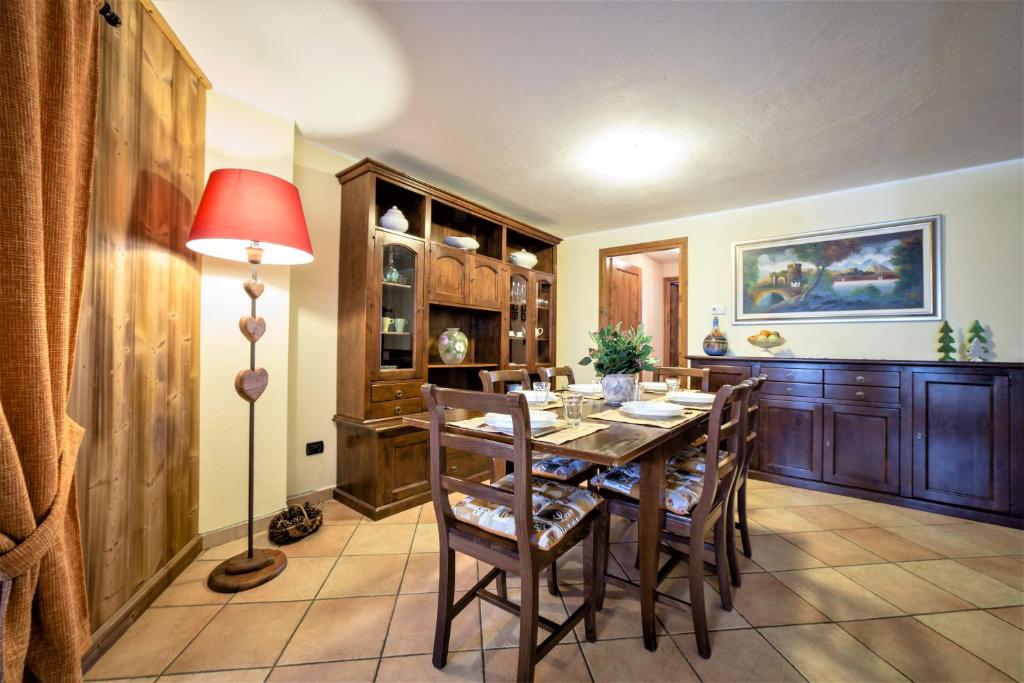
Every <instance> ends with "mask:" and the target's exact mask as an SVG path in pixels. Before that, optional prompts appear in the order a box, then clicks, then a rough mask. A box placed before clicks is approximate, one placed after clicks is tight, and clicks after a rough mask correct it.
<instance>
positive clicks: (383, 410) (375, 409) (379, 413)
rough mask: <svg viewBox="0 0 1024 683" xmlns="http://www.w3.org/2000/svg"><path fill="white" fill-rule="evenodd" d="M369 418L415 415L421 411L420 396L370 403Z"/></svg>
mask: <svg viewBox="0 0 1024 683" xmlns="http://www.w3.org/2000/svg"><path fill="white" fill-rule="evenodd" d="M367 412H368V413H369V416H368V417H369V419H371V420H374V419H377V418H381V417H399V416H400V415H415V414H416V413H421V412H423V406H422V404H421V403H420V397H419V396H417V397H416V398H407V399H402V400H401V401H381V402H380V403H371V404H370V407H369V410H368V411H367Z"/></svg>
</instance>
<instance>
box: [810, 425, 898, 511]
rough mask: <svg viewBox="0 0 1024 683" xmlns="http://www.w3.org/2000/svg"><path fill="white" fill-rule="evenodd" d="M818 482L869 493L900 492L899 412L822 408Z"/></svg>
mask: <svg viewBox="0 0 1024 683" xmlns="http://www.w3.org/2000/svg"><path fill="white" fill-rule="evenodd" d="M824 421H825V431H824V437H825V448H824V451H823V457H822V461H823V472H822V479H823V480H824V481H827V482H830V483H832V484H843V485H846V486H857V487H859V488H863V489H870V490H872V491H884V492H887V493H898V492H899V490H900V482H899V471H900V411H899V410H898V409H896V408H871V407H867V406H846V405H827V406H825V415H824Z"/></svg>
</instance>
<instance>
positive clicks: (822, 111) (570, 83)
mask: <svg viewBox="0 0 1024 683" xmlns="http://www.w3.org/2000/svg"><path fill="white" fill-rule="evenodd" d="M157 4H158V6H159V9H160V11H161V12H162V13H163V14H164V15H165V17H166V18H167V20H168V22H169V23H170V24H171V26H172V27H173V28H174V29H175V31H177V32H178V34H179V36H180V37H181V38H182V40H183V42H184V43H185V45H186V46H187V47H188V49H189V50H190V51H191V52H192V54H193V55H194V56H195V58H196V60H197V61H198V63H199V64H200V66H201V67H202V68H203V69H204V70H205V71H206V73H207V74H208V76H209V77H210V79H211V81H212V82H213V86H214V88H215V89H218V90H221V91H223V92H226V93H228V94H231V95H235V96H237V97H240V98H242V99H245V100H248V101H251V102H253V103H255V104H257V105H259V106H261V107H263V108H265V109H267V110H269V111H272V112H275V113H277V114H280V115H282V116H286V117H288V118H291V119H294V120H295V121H296V123H297V124H298V126H299V128H300V130H301V131H302V133H303V134H304V135H306V136H308V137H311V138H313V139H315V140H318V141H320V142H322V143H324V144H325V145H328V146H330V147H334V148H336V149H338V150H340V151H343V152H345V153H347V154H351V155H354V156H372V157H374V158H377V159H379V160H381V161H384V162H386V163H390V164H392V165H395V166H397V167H399V168H401V169H402V170H405V171H408V172H410V173H412V174H414V175H417V176H420V177H423V178H424V179H426V180H428V181H431V182H434V183H437V184H440V185H443V186H445V187H448V188H450V189H452V190H454V191H456V192H459V193H462V194H465V195H467V196H470V197H472V198H474V199H477V200H479V201H481V202H483V203H485V204H487V205H490V206H492V207H494V208H496V209H499V210H502V211H505V212H507V213H509V214H512V215H514V216H516V217H518V218H521V219H522V220H525V221H527V222H530V223H533V224H535V225H537V226H539V227H542V228H546V229H550V230H552V231H553V232H556V233H558V234H560V235H570V234H577V233H582V232H589V231H592V230H600V229H607V228H612V227H619V226H623V225H632V224H638V223H645V222H650V221H655V220H661V219H667V218H672V217H676V216H683V215H694V214H699V213H706V212H709V211H715V210H721V209H727V208H735V207H739V206H749V205H752V204H758V203H762V202H767V201H775V200H779V199H785V198H790V197H797V196H803V195H809V194H816V193H820V192H827V191H831V190H837V189H842V188H847V187H855V186H859V185H866V184H871V183H877V182H883V181H886V180H894V179H898V178H906V177H911V176H917V175H924V174H928V173H934V172H939V171H944V170H949V169H954V168H962V167H967V166H973V165H978V164H983V163H989V162H994V161H1001V160H1005V159H1011V158H1018V157H1021V156H1024V132H1022V131H1024V48H1022V42H1024V37H1022V36H1024V29H1022V26H1024V11H1022V10H1024V3H1021V2H930V1H926V0H919V1H917V2H833V3H825V2H806V3H805V2H663V3H633V2H548V3H534V2H522V3H520V2H380V3H372V4H350V3H346V2H341V0H304V1H302V2H290V3H282V2H253V1H245V0H221V1H219V2H209V1H207V0H158V2H157ZM622 125H628V126H634V127H638V128H640V129H642V130H653V131H656V132H658V133H659V134H662V135H665V136H667V137H668V138H669V139H674V140H676V141H677V143H678V144H679V145H680V147H681V150H682V160H681V161H680V163H678V164H677V165H675V166H673V167H671V168H669V169H667V170H666V172H665V173H664V175H663V176H662V177H659V178H656V179H649V180H645V181H643V182H637V183H616V182H610V181H608V180H607V179H602V178H600V177H597V176H595V175H593V174H592V173H591V171H592V169H590V168H586V167H584V166H583V165H582V161H581V157H582V155H583V153H584V150H585V148H586V146H587V144H588V142H590V141H591V140H593V139H594V138H595V137H596V136H599V135H601V134H602V133H603V132H604V131H607V130H608V129H609V128H614V127H616V126H622Z"/></svg>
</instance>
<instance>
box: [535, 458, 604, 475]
mask: <svg viewBox="0 0 1024 683" xmlns="http://www.w3.org/2000/svg"><path fill="white" fill-rule="evenodd" d="M588 467H592V465H591V464H590V463H589V462H587V461H586V460H574V459H573V458H566V457H565V456H561V455H552V456H550V457H547V458H534V460H533V464H532V466H531V468H530V469H532V470H533V476H535V477H543V478H544V479H554V480H556V481H566V480H567V479H572V478H573V477H575V476H576V475H577V474H579V473H580V472H582V471H583V470H585V469H587V468H588Z"/></svg>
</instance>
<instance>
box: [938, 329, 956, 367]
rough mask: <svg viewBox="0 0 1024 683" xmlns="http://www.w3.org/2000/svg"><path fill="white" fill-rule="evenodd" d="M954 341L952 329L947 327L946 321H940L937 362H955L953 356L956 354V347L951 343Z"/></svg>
mask: <svg viewBox="0 0 1024 683" xmlns="http://www.w3.org/2000/svg"><path fill="white" fill-rule="evenodd" d="M955 341H956V340H955V339H953V328H952V327H950V326H949V321H948V320H943V321H942V327H940V328H939V353H940V354H942V355H940V356H939V360H941V361H945V362H947V363H949V362H952V361H955V360H956V358H954V357H953V354H954V353H956V347H955V346H953V343H954V342H955Z"/></svg>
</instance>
